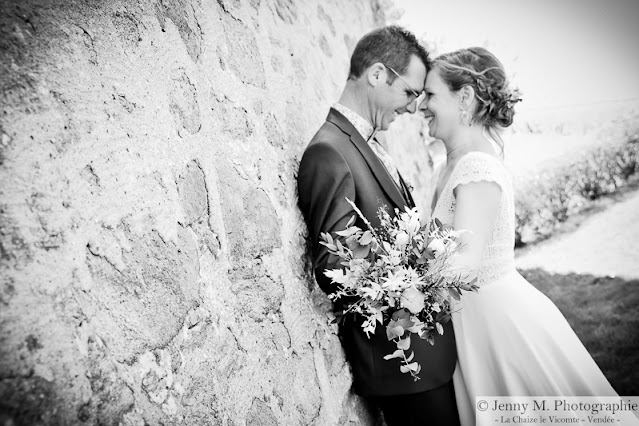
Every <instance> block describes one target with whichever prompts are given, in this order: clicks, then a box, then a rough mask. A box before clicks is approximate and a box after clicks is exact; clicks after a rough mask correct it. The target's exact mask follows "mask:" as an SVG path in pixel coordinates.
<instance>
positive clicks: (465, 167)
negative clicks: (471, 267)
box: [433, 152, 515, 286]
mask: <svg viewBox="0 0 639 426" xmlns="http://www.w3.org/2000/svg"><path fill="white" fill-rule="evenodd" d="M484 181H488V182H495V183H497V184H498V185H499V187H500V188H501V204H500V206H499V210H498V213H497V219H496V220H495V223H494V225H493V228H492V229H491V230H490V234H489V239H488V245H487V247H485V248H484V250H483V252H482V256H481V261H480V263H479V266H478V269H477V271H476V272H477V277H478V284H479V285H480V286H481V285H483V284H485V283H487V282H490V281H492V280H495V279H497V278H499V277H501V276H502V275H504V274H506V273H508V272H510V271H512V270H513V269H514V268H515V251H514V246H515V204H514V197H513V185H512V178H511V177H510V173H509V172H508V170H507V169H506V167H505V166H504V164H503V162H502V161H501V160H499V159H497V158H495V157H494V156H492V155H489V154H486V153H483V152H471V153H468V154H466V155H464V156H463V157H462V158H460V159H459V161H458V162H457V164H456V165H455V168H454V169H453V171H452V173H451V174H450V177H449V179H448V182H447V183H446V185H445V186H444V187H443V188H442V191H441V194H440V196H439V199H438V200H437V204H436V205H435V208H434V210H433V217H436V218H438V219H439V220H441V221H442V222H443V223H445V224H453V223H454V217H455V194H454V192H453V191H454V189H455V188H456V187H457V186H459V185H463V184H467V183H471V182H484Z"/></svg>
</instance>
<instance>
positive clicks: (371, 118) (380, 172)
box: [297, 26, 459, 426]
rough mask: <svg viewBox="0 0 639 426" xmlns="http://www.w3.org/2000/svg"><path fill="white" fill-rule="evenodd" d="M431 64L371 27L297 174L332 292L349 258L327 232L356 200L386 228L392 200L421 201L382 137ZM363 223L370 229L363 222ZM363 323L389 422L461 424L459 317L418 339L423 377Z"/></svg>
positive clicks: (373, 386) (395, 34)
mask: <svg viewBox="0 0 639 426" xmlns="http://www.w3.org/2000/svg"><path fill="white" fill-rule="evenodd" d="M428 67H429V59H428V54H427V52H426V51H425V50H424V48H423V47H422V46H421V45H420V44H419V43H418V42H417V40H416V39H415V36H414V35H413V34H411V33H410V32H408V31H406V30H404V29H402V28H399V27H396V26H391V27H385V28H381V29H377V30H375V31H372V32H370V33H368V34H366V35H365V36H364V37H363V38H362V39H361V40H360V41H359V42H358V43H357V46H356V47H355V51H354V52H353V55H352V57H351V67H350V74H349V76H348V80H347V82H346V87H345V88H344V91H343V93H342V96H341V97H340V99H339V102H338V103H336V104H335V105H333V107H332V108H331V109H330V111H329V113H328V117H327V118H326V122H325V123H324V124H323V125H322V127H321V128H320V129H319V131H318V132H317V133H316V134H315V136H314V137H313V139H312V140H311V142H310V143H309V145H308V147H307V148H306V150H305V152H304V155H303V157H302V160H301V162H300V167H299V173H298V179H297V183H298V191H299V206H300V209H301V210H302V213H303V214H304V219H305V220H306V224H307V226H308V229H309V236H310V238H311V240H312V243H313V246H312V247H313V248H312V250H313V251H312V260H313V267H314V271H315V279H316V281H317V283H318V284H319V286H320V288H322V290H324V291H325V292H326V293H329V294H330V293H331V292H333V291H335V287H334V285H333V284H331V282H330V279H328V278H327V277H326V276H324V271H325V270H326V269H333V268H338V267H340V266H339V259H338V258H337V257H335V256H332V255H330V254H329V253H328V251H327V249H326V248H325V247H324V246H322V245H320V244H319V238H320V233H321V232H330V233H331V234H332V235H333V237H335V232H336V231H341V230H343V229H344V228H345V227H346V224H347V222H348V221H349V219H350V218H351V217H352V216H354V215H355V216H356V213H355V211H354V210H353V208H352V207H351V206H350V205H349V204H348V202H347V201H346V198H348V199H350V200H353V201H354V202H355V204H356V205H357V207H358V208H359V209H360V210H361V211H362V213H363V214H364V216H365V217H366V218H367V219H368V220H369V221H370V222H371V223H372V225H373V226H375V227H378V226H379V225H380V222H379V219H378V217H377V211H378V208H379V207H381V206H387V207H388V211H389V213H390V214H391V215H394V209H395V208H399V209H404V208H405V206H408V207H413V206H414V202H413V199H412V197H411V194H410V192H409V189H408V186H407V185H406V183H405V182H404V180H403V179H402V176H401V175H400V174H399V172H398V170H397V168H396V166H395V164H394V163H393V160H392V158H391V157H390V155H389V154H388V153H387V152H386V151H385V149H384V148H383V147H382V146H381V145H380V144H379V142H378V141H377V139H376V138H375V135H376V133H377V131H378V130H386V129H388V127H389V125H390V123H391V122H392V121H393V120H395V118H396V117H397V115H398V114H402V113H405V112H410V113H414V112H415V109H416V104H417V99H416V98H417V97H418V96H419V94H421V92H422V91H423V90H424V81H425V79H426V72H427V70H428ZM356 225H357V226H359V227H360V228H362V229H364V228H365V225H364V223H363V222H362V221H361V219H358V220H357V222H356ZM343 303H344V302H341V303H340V300H338V301H337V302H336V303H335V309H336V310H337V311H340V310H342V309H343V307H344V306H343ZM361 323H362V321H361V318H354V317H352V316H347V317H346V318H345V320H344V322H343V323H341V325H340V337H341V340H342V345H343V346H344V350H345V353H346V356H347V359H348V361H349V362H350V365H351V368H352V372H353V380H354V383H353V386H354V390H355V392H356V393H358V394H360V395H362V396H365V397H367V398H368V399H369V400H370V401H372V402H373V403H374V404H375V405H377V406H378V407H379V408H380V409H381V410H382V412H383V413H384V418H385V420H386V423H387V424H388V425H389V426H395V425H420V426H422V425H439V426H441V425H457V424H459V420H458V415H457V408H456V404H455V394H454V390H453V385H452V379H451V378H452V374H453V370H454V369H455V363H456V360H457V354H456V350H455V340H454V334H453V328H452V326H451V324H450V322H449V323H448V324H447V325H446V326H445V327H444V329H445V332H444V335H443V336H438V337H437V338H436V343H435V345H434V346H431V345H430V344H429V343H428V342H427V341H426V340H422V339H420V338H419V337H415V336H414V335H413V337H412V338H411V349H412V350H413V351H414V352H415V358H414V360H415V361H417V362H419V364H420V365H421V366H422V370H421V372H420V374H419V375H420V377H421V380H418V381H414V380H413V378H412V377H411V375H410V374H406V373H401V372H400V369H399V367H400V365H399V360H397V359H392V360H388V361H386V360H384V358H383V357H384V355H387V354H391V353H393V352H394V351H395V349H396V346H395V343H393V342H392V341H391V342H389V341H388V339H387V338H386V333H385V331H384V330H385V328H384V327H380V326H378V327H377V328H376V334H375V335H374V336H371V338H370V339H369V338H368V337H367V336H366V334H364V332H363V331H362V328H361Z"/></svg>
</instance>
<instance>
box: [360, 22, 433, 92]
mask: <svg viewBox="0 0 639 426" xmlns="http://www.w3.org/2000/svg"><path fill="white" fill-rule="evenodd" d="M413 55H415V56H417V57H418V58H419V59H421V61H422V62H423V63H424V66H425V67H426V71H428V70H429V69H430V59H429V57H428V52H427V51H426V49H425V48H424V46H422V45H421V44H420V43H419V42H418V41H417V38H416V37H415V36H414V35H413V33H411V32H410V31H408V30H405V29H404V28H402V27H398V26H396V25H391V26H388V27H383V28H378V29H376V30H373V31H371V32H370V33H368V34H366V35H365V36H364V37H362V39H361V40H360V41H359V42H357V46H355V51H353V55H352V56H351V69H350V73H349V75H348V79H349V80H351V79H357V78H359V77H361V76H362V74H363V73H364V71H366V70H367V69H368V68H369V67H370V66H371V65H373V64H374V63H376V62H381V63H383V64H384V65H385V66H389V67H391V68H393V69H394V70H395V71H397V72H398V73H399V74H401V75H403V74H405V73H406V71H407V70H408V64H409V63H410V58H411V56H413ZM389 74H390V75H389V81H388V82H389V84H390V83H392V82H393V81H394V80H395V78H396V77H395V74H393V73H389Z"/></svg>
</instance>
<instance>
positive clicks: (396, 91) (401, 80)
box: [372, 56, 426, 130]
mask: <svg viewBox="0 0 639 426" xmlns="http://www.w3.org/2000/svg"><path fill="white" fill-rule="evenodd" d="M384 72H385V73H386V74H385V75H384V80H383V82H382V83H381V84H378V85H377V86H376V87H375V90H374V97H373V102H372V109H373V114H372V116H373V126H374V127H377V128H379V129H380V130H387V129H388V127H389V126H390V124H391V123H392V122H393V121H394V120H395V118H397V116H398V115H399V114H403V113H405V112H411V113H413V112H415V108H416V105H415V94H419V93H421V92H422V91H423V90H424V80H425V79H426V66H425V65H424V63H423V62H422V61H421V60H420V59H419V58H418V57H417V56H412V57H411V60H410V62H409V64H408V69H407V70H406V73H404V74H400V76H399V77H397V76H395V75H394V73H393V71H392V70H391V69H389V68H388V67H386V69H385V71H384ZM390 75H392V76H395V80H393V82H392V83H391V84H388V83H387V82H386V80H387V77H388V76H390Z"/></svg>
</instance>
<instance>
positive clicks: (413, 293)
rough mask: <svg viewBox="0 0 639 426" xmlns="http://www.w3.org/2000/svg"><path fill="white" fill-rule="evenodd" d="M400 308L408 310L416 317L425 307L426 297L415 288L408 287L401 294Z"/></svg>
mask: <svg viewBox="0 0 639 426" xmlns="http://www.w3.org/2000/svg"><path fill="white" fill-rule="evenodd" d="M400 300H401V303H402V306H403V307H404V308H406V309H408V310H409V311H410V312H411V313H412V314H414V315H417V314H418V313H420V312H421V311H422V310H423V309H424V307H425V306H426V305H425V303H426V296H424V293H422V292H421V291H419V290H417V289H416V288H415V287H408V288H407V289H406V290H404V292H403V293H402V296H401V298H400Z"/></svg>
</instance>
